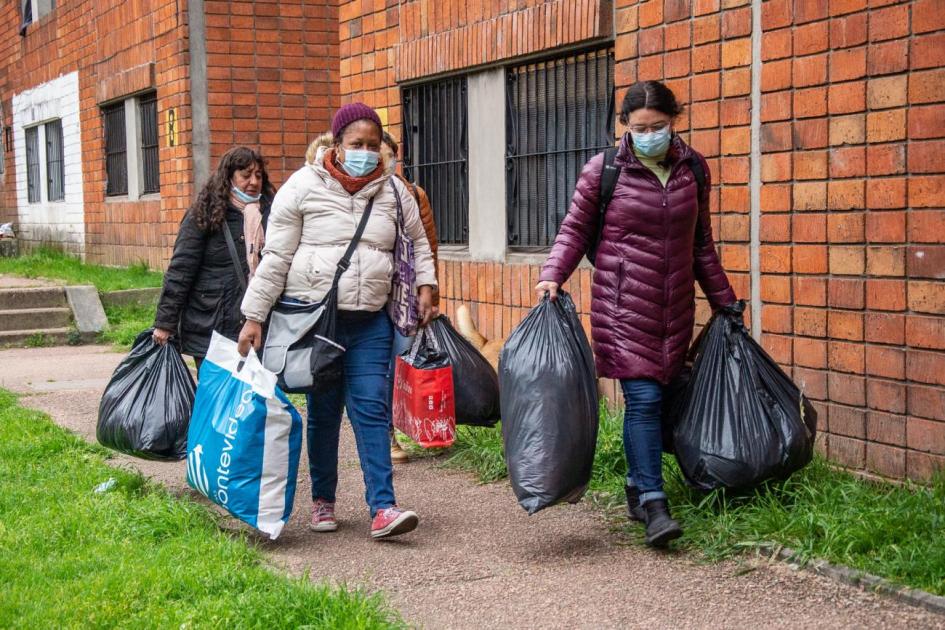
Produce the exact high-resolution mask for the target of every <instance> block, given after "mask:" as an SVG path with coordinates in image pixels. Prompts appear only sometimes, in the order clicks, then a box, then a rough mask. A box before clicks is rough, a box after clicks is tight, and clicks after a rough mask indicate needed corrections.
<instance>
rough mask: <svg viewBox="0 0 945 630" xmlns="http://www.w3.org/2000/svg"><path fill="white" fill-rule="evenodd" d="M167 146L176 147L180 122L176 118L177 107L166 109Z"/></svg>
mask: <svg viewBox="0 0 945 630" xmlns="http://www.w3.org/2000/svg"><path fill="white" fill-rule="evenodd" d="M166 116H167V124H166V127H167V132H166V135H167V146H169V147H176V146H177V144H178V129H179V127H180V124H179V122H178V120H177V108H176V107H169V108H168V109H167V114H166Z"/></svg>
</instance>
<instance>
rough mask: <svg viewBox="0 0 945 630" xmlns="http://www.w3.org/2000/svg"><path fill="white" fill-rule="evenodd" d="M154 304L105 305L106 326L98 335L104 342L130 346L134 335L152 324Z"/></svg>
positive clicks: (120, 346)
mask: <svg viewBox="0 0 945 630" xmlns="http://www.w3.org/2000/svg"><path fill="white" fill-rule="evenodd" d="M156 308H157V306H156V305H154V304H152V305H150V306H141V305H138V304H130V305H127V306H106V307H105V315H106V316H107V317H108V328H107V329H105V331H104V332H102V333H101V334H100V335H99V339H100V340H101V341H103V342H104V343H110V344H114V345H115V346H117V347H118V348H121V349H127V348H130V347H131V344H132V342H134V340H135V337H137V336H138V335H139V334H140V333H141V332H142V331H144V330H147V329H148V328H150V327H151V326H153V325H154V311H155V309H156Z"/></svg>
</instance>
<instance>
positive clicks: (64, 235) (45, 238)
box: [13, 72, 85, 254]
mask: <svg viewBox="0 0 945 630" xmlns="http://www.w3.org/2000/svg"><path fill="white" fill-rule="evenodd" d="M56 118H59V119H61V120H62V140H63V170H64V174H65V200H63V201H53V202H50V201H49V200H48V191H47V185H46V143H45V134H44V133H43V130H42V129H40V132H39V147H40V151H39V154H40V180H41V181H40V189H41V200H40V201H39V202H38V203H29V201H28V196H27V186H26V128H27V127H32V126H34V125H37V124H41V123H44V122H48V121H50V120H54V119H56ZM13 146H14V163H15V167H16V202H17V229H18V232H17V236H19V237H20V238H21V239H23V240H26V241H31V242H34V243H42V242H46V243H48V242H52V243H59V244H62V245H64V246H65V247H66V248H68V249H70V250H72V251H75V252H77V253H79V254H84V253H85V207H84V203H83V196H82V139H81V135H80V127H79V74H78V72H72V73H70V74H67V75H64V76H61V77H59V78H57V79H53V80H52V81H50V82H48V83H43V84H41V85H37V86H35V87H33V88H31V89H29V90H25V91H23V92H20V93H19V94H14V95H13Z"/></svg>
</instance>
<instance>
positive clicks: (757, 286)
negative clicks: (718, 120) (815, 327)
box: [749, 0, 761, 341]
mask: <svg viewBox="0 0 945 630" xmlns="http://www.w3.org/2000/svg"><path fill="white" fill-rule="evenodd" d="M749 193H750V195H749V198H750V202H751V205H750V209H751V214H750V217H749V226H750V228H751V237H750V238H751V244H750V245H749V251H750V254H751V257H750V262H751V276H750V279H751V302H750V303H751V335H752V337H754V338H755V339H756V340H758V341H760V340H761V0H752V2H751V172H750V176H749Z"/></svg>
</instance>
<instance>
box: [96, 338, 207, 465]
mask: <svg viewBox="0 0 945 630" xmlns="http://www.w3.org/2000/svg"><path fill="white" fill-rule="evenodd" d="M153 332H154V331H153V329H150V330H146V331H144V332H142V333H141V334H140V335H138V338H137V339H135V342H134V345H133V346H132V347H131V352H130V353H128V356H127V357H125V360H124V361H122V362H121V363H120V364H119V365H118V367H117V368H116V369H115V372H114V373H113V374H112V378H111V380H110V381H109V382H108V386H107V387H106V388H105V393H104V394H103V395H102V402H101V403H100V404H99V409H98V425H97V426H96V431H95V433H96V437H97V438H98V441H99V443H101V444H102V445H103V446H107V447H108V448H111V449H114V450H116V451H120V452H122V453H127V454H128V455H134V456H136V457H142V458H145V459H159V460H180V459H184V457H186V456H187V425H188V424H189V423H190V413H191V409H192V408H193V404H194V379H193V378H191V376H190V370H188V369H187V366H186V365H185V364H184V359H183V358H182V357H181V355H180V351H179V350H178V349H177V346H175V345H174V344H173V343H167V344H165V345H163V346H162V345H159V344H156V343H154V340H153V339H152V338H151V334H152V333H153Z"/></svg>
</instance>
